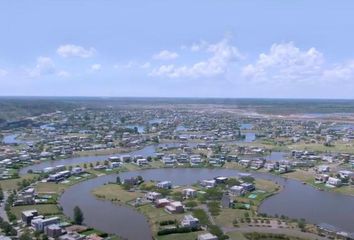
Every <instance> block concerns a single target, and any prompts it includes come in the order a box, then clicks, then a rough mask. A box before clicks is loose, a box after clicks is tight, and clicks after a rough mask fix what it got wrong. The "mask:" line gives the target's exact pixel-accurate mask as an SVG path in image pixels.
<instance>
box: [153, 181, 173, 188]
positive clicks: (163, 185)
mask: <svg viewBox="0 0 354 240" xmlns="http://www.w3.org/2000/svg"><path fill="white" fill-rule="evenodd" d="M156 187H158V188H163V189H171V188H172V183H171V181H162V182H159V183H157V184H156Z"/></svg>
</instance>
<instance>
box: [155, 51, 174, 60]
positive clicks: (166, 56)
mask: <svg viewBox="0 0 354 240" xmlns="http://www.w3.org/2000/svg"><path fill="white" fill-rule="evenodd" d="M178 57H179V55H178V53H176V52H171V51H168V50H162V51H161V52H159V53H156V54H155V55H154V56H152V58H153V59H155V60H172V59H176V58H178Z"/></svg>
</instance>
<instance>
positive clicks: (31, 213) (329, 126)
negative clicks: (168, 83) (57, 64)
mask: <svg viewBox="0 0 354 240" xmlns="http://www.w3.org/2000/svg"><path fill="white" fill-rule="evenodd" d="M42 101H43V102H44V103H41V104H44V105H42V108H41V107H40V106H38V103H40V102H41V101H40V100H35V101H34V100H31V99H30V100H26V99H18V100H16V101H13V99H10V100H8V103H7V104H6V105H2V108H3V109H4V110H3V111H2V115H1V117H2V119H1V120H0V139H1V140H0V179H1V180H0V186H1V193H0V199H1V208H0V217H1V218H0V228H1V235H2V236H1V237H0V239H1V240H7V239H59V240H83V239H87V240H101V239H112V240H115V239H161V240H164V239H187V240H189V239H191V240H192V239H198V240H217V239H241V240H243V239H255V240H257V239H290V240H295V239H299V240H301V239H354V225H353V224H352V223H353V221H354V215H353V214H351V210H352V208H353V207H352V206H353V202H354V145H353V144H354V120H353V119H354V118H353V117H354V114H353V113H351V112H350V111H348V112H347V111H345V106H347V105H346V104H347V103H341V102H333V103H332V102H331V101H330V100H328V101H329V102H330V103H331V104H333V105H331V106H330V107H329V108H328V109H327V110H324V111H323V112H321V113H318V112H313V111H312V109H311V108H306V107H304V108H302V109H299V110H298V111H297V110H296V106H299V108H301V107H302V106H310V105H311V103H304V102H301V103H298V102H296V100H294V101H295V102H291V103H288V102H287V101H290V100H286V101H285V100H274V102H269V103H268V105H262V104H261V105H259V104H257V101H251V100H250V101H249V102H247V101H242V102H241V103H232V104H231V103H227V102H226V103H225V102H222V101H220V100H219V101H218V100H215V101H213V100H205V101H204V100H189V99H185V100H171V99H170V100H166V101H164V100H161V99H155V100H154V99H148V100H144V99H143V100H141V99H139V100H134V99H132V100H130V99H106V100H105V99H94V100H92V99H90V100H87V101H86V100H85V99H80V98H78V99H65V100H63V99H60V98H59V99H49V100H48V99H47V100H42ZM277 101H280V102H281V101H285V102H284V103H283V104H281V105H280V104H279V102H277ZM286 104H289V105H288V106H289V107H287V105H286ZM314 104H317V105H318V106H319V108H318V109H325V108H327V107H328V102H323V103H321V101H317V102H315V103H314ZM321 104H323V105H321ZM350 104H351V103H350ZM343 106H344V107H343ZM321 107H323V108H321ZM28 109H33V110H32V111H31V110H28ZM272 109H274V110H272ZM289 109H290V110H289ZM343 109H344V110H343ZM336 110H337V111H336ZM326 111H327V112H326Z"/></svg>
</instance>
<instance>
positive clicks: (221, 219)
mask: <svg viewBox="0 0 354 240" xmlns="http://www.w3.org/2000/svg"><path fill="white" fill-rule="evenodd" d="M246 212H248V213H249V214H250V216H252V213H251V211H249V210H244V209H232V208H225V209H221V211H220V214H219V215H218V216H216V217H214V220H215V223H216V224H217V225H219V226H223V227H233V221H234V220H235V218H237V219H239V218H244V214H245V213H246Z"/></svg>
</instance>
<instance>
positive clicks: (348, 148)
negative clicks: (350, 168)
mask: <svg viewBox="0 0 354 240" xmlns="http://www.w3.org/2000/svg"><path fill="white" fill-rule="evenodd" d="M288 147H289V148H291V149H297V150H310V151H316V152H339V153H340V152H344V153H354V148H353V146H352V145H351V144H348V143H343V142H336V143H335V144H334V146H331V147H327V146H324V145H323V144H321V143H309V144H307V143H297V144H292V145H289V146H288Z"/></svg>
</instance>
